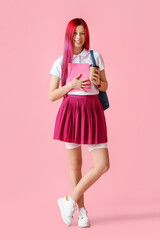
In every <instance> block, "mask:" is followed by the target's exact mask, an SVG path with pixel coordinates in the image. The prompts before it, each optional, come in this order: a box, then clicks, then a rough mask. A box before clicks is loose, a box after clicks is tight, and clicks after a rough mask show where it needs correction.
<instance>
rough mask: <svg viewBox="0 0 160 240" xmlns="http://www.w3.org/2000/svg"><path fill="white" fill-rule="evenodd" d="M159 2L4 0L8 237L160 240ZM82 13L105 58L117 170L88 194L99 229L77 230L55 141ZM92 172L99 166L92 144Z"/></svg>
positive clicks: (1, 182)
mask: <svg viewBox="0 0 160 240" xmlns="http://www.w3.org/2000/svg"><path fill="white" fill-rule="evenodd" d="M159 7H160V4H159V1H155V0H152V1H142V0H141V1H138V0H134V1H133V0H121V1H118V0H112V1H107V0H103V1H101V0H100V1H98V2H97V1H95V2H93V1H87V2H86V1H84V0H82V1H73V0H70V1H61V0H59V1H53V0H52V1H51V0H50V1H49V0H46V1H36V0H35V1H18V0H6V1H1V6H0V9H1V14H0V18H1V19H0V20H1V21H0V25H1V38H0V41H1V43H0V48H1V49H0V50H1V54H0V56H1V62H0V64H1V73H0V74H1V76H0V78H1V94H0V101H1V124H0V126H1V129H0V148H1V150H0V151H1V152H0V156H1V160H0V228H1V229H0V239H3V240H5V239H7V240H9V239H16V240H19V239H21V240H22V239H23V240H25V239H27V240H28V239H30V240H32V239H34V240H35V239H38V240H41V239H47V240H50V239H64V237H65V239H75V238H76V239H84V238H87V237H90V238H92V239H97V236H100V235H101V239H110V240H112V239H116V240H117V239H123V240H125V239H127V240H128V239H130V240H131V239H144V238H145V240H147V239H151V237H152V238H153V239H154V240H155V239H159V238H160V231H159V220H160V191H159V182H160V173H159V169H160V154H159V149H160V148H159V136H160V127H159V124H160V114H159V103H160V101H159V100H160V99H159V96H160V74H159V69H158V68H159V56H160V47H159V42H160V34H159V21H160V19H159V17H158V16H159ZM76 17H82V18H83V19H84V20H85V21H86V22H87V24H88V27H89V31H90V40H91V45H90V49H96V50H98V51H99V52H100V53H101V54H102V56H103V58H104V62H105V67H106V69H105V70H106V76H107V80H108V83H109V87H108V90H107V93H108V97H109V100H110V106H111V107H110V108H109V109H108V110H106V111H105V116H106V121H107V128H108V138H109V142H108V146H109V154H110V165H111V166H110V169H109V171H108V172H107V173H106V174H104V175H103V176H102V177H101V178H100V179H99V180H98V181H97V182H96V183H95V184H94V185H92V186H91V188H89V189H88V190H87V191H86V192H85V204H86V207H87V210H88V214H89V217H90V220H91V224H92V226H91V228H87V229H82V228H78V226H77V216H75V222H74V224H73V226H72V227H70V228H68V227H67V226H66V225H65V224H64V223H63V222H62V219H61V217H60V212H59V209H58V205H57V198H59V197H63V196H65V195H66V194H69V193H71V186H70V181H69V167H68V159H67V152H66V150H65V146H64V143H63V142H60V141H56V140H53V139H52V135H53V128H54V122H55V118H56V114H57V111H58V109H59V106H60V104H61V100H62V99H60V100H58V101H56V102H51V101H50V100H49V98H48V90H49V84H50V77H51V76H50V75H49V72H50V69H51V67H52V64H53V62H54V60H55V59H56V58H58V57H59V56H61V55H62V54H63V47H64V45H63V44H64V32H65V29H66V26H67V23H68V22H69V21H70V20H71V19H72V18H76ZM82 154H83V173H84V172H85V171H87V170H88V168H89V167H91V166H92V159H91V157H90V154H89V152H88V149H87V147H86V146H83V147H82Z"/></svg>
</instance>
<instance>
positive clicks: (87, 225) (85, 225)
mask: <svg viewBox="0 0 160 240" xmlns="http://www.w3.org/2000/svg"><path fill="white" fill-rule="evenodd" d="M78 227H90V224H84V225H80V224H78Z"/></svg>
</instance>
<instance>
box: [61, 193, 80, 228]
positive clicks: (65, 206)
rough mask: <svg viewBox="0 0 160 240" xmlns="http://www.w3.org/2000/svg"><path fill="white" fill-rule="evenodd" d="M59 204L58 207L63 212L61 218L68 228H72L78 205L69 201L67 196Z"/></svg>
mask: <svg viewBox="0 0 160 240" xmlns="http://www.w3.org/2000/svg"><path fill="white" fill-rule="evenodd" d="M57 202H58V205H59V208H60V211H61V216H62V219H63V221H64V223H65V224H66V225H67V226H71V225H72V221H73V216H74V214H75V209H76V203H74V202H72V201H69V199H68V197H67V196H65V197H62V198H59V199H58V200H57Z"/></svg>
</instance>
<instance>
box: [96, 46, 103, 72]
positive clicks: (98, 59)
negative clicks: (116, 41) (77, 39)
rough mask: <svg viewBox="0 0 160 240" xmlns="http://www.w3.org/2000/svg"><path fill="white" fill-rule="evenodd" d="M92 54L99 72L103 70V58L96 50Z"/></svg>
mask: <svg viewBox="0 0 160 240" xmlns="http://www.w3.org/2000/svg"><path fill="white" fill-rule="evenodd" d="M94 54H95V58H96V63H97V65H98V66H99V71H102V70H103V69H105V65H104V60H103V57H102V55H101V53H99V52H98V51H97V50H94Z"/></svg>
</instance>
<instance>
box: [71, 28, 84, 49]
mask: <svg viewBox="0 0 160 240" xmlns="http://www.w3.org/2000/svg"><path fill="white" fill-rule="evenodd" d="M84 43H85V29H84V27H83V26H82V25H79V26H77V27H76V29H75V31H74V35H73V47H74V48H80V49H81V48H82V46H83V44H84Z"/></svg>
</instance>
